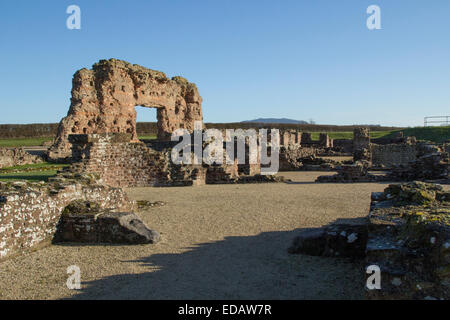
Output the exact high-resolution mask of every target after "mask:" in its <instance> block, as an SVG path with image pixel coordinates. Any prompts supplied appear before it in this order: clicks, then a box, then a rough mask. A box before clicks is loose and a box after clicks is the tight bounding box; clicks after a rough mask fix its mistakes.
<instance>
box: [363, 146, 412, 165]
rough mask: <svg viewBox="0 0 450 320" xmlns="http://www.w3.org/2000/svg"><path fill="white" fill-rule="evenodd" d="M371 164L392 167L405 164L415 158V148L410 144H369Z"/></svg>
mask: <svg viewBox="0 0 450 320" xmlns="http://www.w3.org/2000/svg"><path fill="white" fill-rule="evenodd" d="M370 152H371V153H372V165H373V166H383V167H386V168H392V167H393V166H396V165H406V164H408V163H409V162H411V161H414V160H416V159H417V148H416V146H415V145H412V144H406V143H403V144H387V145H377V144H371V146H370Z"/></svg>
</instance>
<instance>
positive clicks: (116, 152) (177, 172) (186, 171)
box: [67, 133, 280, 187]
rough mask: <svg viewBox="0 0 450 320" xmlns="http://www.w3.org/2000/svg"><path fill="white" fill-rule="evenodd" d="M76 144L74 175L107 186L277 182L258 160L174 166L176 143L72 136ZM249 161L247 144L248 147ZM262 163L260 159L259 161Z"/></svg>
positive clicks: (118, 135) (121, 136) (114, 136)
mask: <svg viewBox="0 0 450 320" xmlns="http://www.w3.org/2000/svg"><path fill="white" fill-rule="evenodd" d="M69 140H70V142H71V143H73V148H72V150H73V154H72V160H73V161H74V163H73V164H72V165H71V166H70V167H69V168H68V169H67V170H68V171H70V172H71V173H83V172H87V173H95V174H98V175H99V176H100V177H101V178H102V179H103V181H104V182H105V183H107V184H108V185H111V186H117V187H148V186H192V185H203V184H215V183H245V182H271V181H277V179H280V178H275V177H273V176H262V175H261V174H260V173H261V165H260V163H259V161H258V162H257V163H255V164H250V163H249V161H246V163H245V164H240V163H238V159H237V152H235V155H234V161H233V163H231V164H227V163H226V161H225V154H226V152H225V151H226V150H224V161H223V163H222V164H205V163H203V164H175V163H173V162H172V160H171V151H172V148H173V146H174V144H176V142H175V143H174V142H164V141H148V142H147V143H143V142H133V141H131V135H129V134H123V133H104V134H91V135H70V136H69ZM246 158H247V159H246V160H248V145H246ZM258 160H259V158H258Z"/></svg>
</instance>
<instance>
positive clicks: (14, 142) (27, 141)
mask: <svg viewBox="0 0 450 320" xmlns="http://www.w3.org/2000/svg"><path fill="white" fill-rule="evenodd" d="M52 139H53V138H21V139H0V148H2V147H5V148H12V147H31V146H40V145H42V144H43V143H44V142H47V141H51V140H52Z"/></svg>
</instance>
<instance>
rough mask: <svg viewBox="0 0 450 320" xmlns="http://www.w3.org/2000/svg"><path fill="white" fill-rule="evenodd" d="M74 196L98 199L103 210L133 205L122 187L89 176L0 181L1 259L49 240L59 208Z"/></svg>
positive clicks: (75, 197)
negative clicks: (39, 180) (98, 181)
mask: <svg viewBox="0 0 450 320" xmlns="http://www.w3.org/2000/svg"><path fill="white" fill-rule="evenodd" d="M76 199H81V200H86V201H97V202H99V203H100V205H101V207H102V208H104V209H106V208H112V209H117V210H124V211H127V210H131V209H132V208H133V203H132V202H130V201H129V200H128V198H127V196H126V194H125V193H124V192H123V191H122V189H117V188H111V187H107V186H104V185H101V184H98V183H97V182H96V181H95V180H92V181H90V178H88V179H87V180H86V181H83V179H79V180H77V181H75V180H74V181H67V180H66V179H65V178H62V177H59V178H56V179H55V181H53V182H50V183H49V184H41V183H30V182H15V183H4V182H3V183H2V182H0V259H1V258H5V257H7V256H9V255H12V254H14V253H18V252H20V251H22V250H24V249H27V248H32V247H34V246H36V245H39V244H40V243H42V242H44V241H46V240H50V239H51V238H52V237H53V235H54V233H55V231H56V226H57V224H58V221H59V219H60V216H61V212H62V210H63V209H64V208H65V207H66V206H67V205H68V204H69V203H70V202H71V201H73V200H76Z"/></svg>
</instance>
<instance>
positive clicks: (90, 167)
mask: <svg viewBox="0 0 450 320" xmlns="http://www.w3.org/2000/svg"><path fill="white" fill-rule="evenodd" d="M130 139H131V135H130V134H92V135H71V136H70V137H69V140H70V141H71V142H72V143H73V150H72V154H73V156H72V157H73V160H74V161H75V163H73V164H72V165H71V167H70V168H69V170H70V171H71V172H76V173H82V172H88V173H95V174H98V175H99V176H100V177H101V178H102V179H103V181H104V182H105V183H106V184H108V185H111V186H115V187H131V186H133V187H147V186H158V185H164V184H166V182H167V180H168V175H169V168H168V166H169V154H167V152H164V151H161V152H158V151H155V150H153V149H151V148H148V147H147V146H146V145H145V144H144V143H141V142H138V143H131V142H130Z"/></svg>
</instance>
